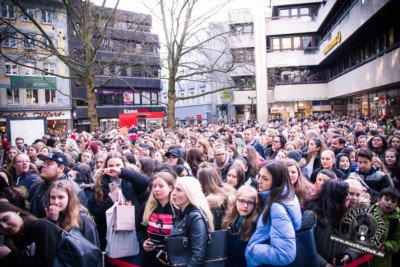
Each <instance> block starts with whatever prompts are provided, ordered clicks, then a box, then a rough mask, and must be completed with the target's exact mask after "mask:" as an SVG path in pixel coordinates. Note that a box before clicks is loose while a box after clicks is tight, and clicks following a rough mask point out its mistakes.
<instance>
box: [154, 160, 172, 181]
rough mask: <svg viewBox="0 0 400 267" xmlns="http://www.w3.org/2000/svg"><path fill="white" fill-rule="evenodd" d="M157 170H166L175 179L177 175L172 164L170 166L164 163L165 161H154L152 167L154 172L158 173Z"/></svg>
mask: <svg viewBox="0 0 400 267" xmlns="http://www.w3.org/2000/svg"><path fill="white" fill-rule="evenodd" d="M159 172H168V173H170V174H172V176H174V178H175V179H176V177H177V173H176V171H175V168H174V166H172V165H171V164H168V163H165V162H161V163H157V162H156V166H155V168H154V173H159Z"/></svg>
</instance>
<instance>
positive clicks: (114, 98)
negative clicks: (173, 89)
mask: <svg viewBox="0 0 400 267" xmlns="http://www.w3.org/2000/svg"><path fill="white" fill-rule="evenodd" d="M97 94H98V100H99V101H98V104H99V105H100V106H106V105H114V106H129V105H159V103H158V92H140V94H139V93H137V92H134V91H123V90H99V91H98V93H97Z"/></svg>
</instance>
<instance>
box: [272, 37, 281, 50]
mask: <svg viewBox="0 0 400 267" xmlns="http://www.w3.org/2000/svg"><path fill="white" fill-rule="evenodd" d="M280 48H281V47H280V42H279V39H278V38H274V39H272V50H279V49H280Z"/></svg>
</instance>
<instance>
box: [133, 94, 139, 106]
mask: <svg viewBox="0 0 400 267" xmlns="http://www.w3.org/2000/svg"><path fill="white" fill-rule="evenodd" d="M133 101H134V102H133V103H135V104H136V105H140V94H139V93H134V94H133Z"/></svg>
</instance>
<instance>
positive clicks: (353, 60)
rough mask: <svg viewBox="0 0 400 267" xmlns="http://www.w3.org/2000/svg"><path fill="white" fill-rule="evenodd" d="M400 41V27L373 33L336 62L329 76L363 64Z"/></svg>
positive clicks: (331, 76)
mask: <svg viewBox="0 0 400 267" xmlns="http://www.w3.org/2000/svg"><path fill="white" fill-rule="evenodd" d="M399 42H400V28H390V29H388V30H386V31H383V32H381V33H377V35H375V36H374V35H372V36H371V37H370V38H369V39H367V40H366V41H365V42H360V43H359V45H358V47H355V48H354V49H351V51H352V52H351V53H350V54H348V55H347V56H346V57H344V58H343V59H342V60H340V61H339V62H337V63H336V64H334V65H333V66H332V67H331V68H330V70H329V78H333V77H335V76H337V75H339V74H341V73H343V72H345V71H347V70H348V69H350V68H351V67H353V66H355V65H358V64H362V63H363V62H365V61H367V60H368V59H369V58H371V57H373V56H375V55H376V54H378V53H380V52H382V51H383V50H385V49H388V48H390V47H391V46H394V45H396V44H397V45H398V44H399Z"/></svg>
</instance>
